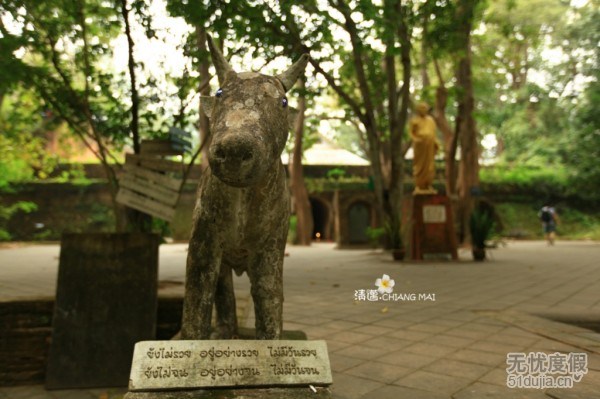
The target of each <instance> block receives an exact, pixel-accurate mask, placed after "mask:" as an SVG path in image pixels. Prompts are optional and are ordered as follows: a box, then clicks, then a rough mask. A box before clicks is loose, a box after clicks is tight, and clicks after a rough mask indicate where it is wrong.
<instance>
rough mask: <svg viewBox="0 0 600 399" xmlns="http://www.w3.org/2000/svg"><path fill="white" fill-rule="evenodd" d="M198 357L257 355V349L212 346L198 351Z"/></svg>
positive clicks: (213, 358)
mask: <svg viewBox="0 0 600 399" xmlns="http://www.w3.org/2000/svg"><path fill="white" fill-rule="evenodd" d="M200 357H201V358H202V359H204V358H206V357H210V360H213V361H214V360H215V358H221V357H226V358H230V357H258V350H256V349H229V347H227V349H224V350H221V349H215V348H214V347H212V348H210V349H209V350H203V351H200Z"/></svg>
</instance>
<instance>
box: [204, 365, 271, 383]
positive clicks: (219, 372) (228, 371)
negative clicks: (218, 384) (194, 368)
mask: <svg viewBox="0 0 600 399" xmlns="http://www.w3.org/2000/svg"><path fill="white" fill-rule="evenodd" d="M200 375H201V376H202V377H208V376H210V378H211V379H213V380H215V379H217V377H225V376H228V377H243V376H256V375H260V370H259V369H257V368H254V367H240V368H234V367H233V366H229V367H226V368H217V367H213V368H212V369H200Z"/></svg>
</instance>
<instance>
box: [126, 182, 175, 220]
mask: <svg viewBox="0 0 600 399" xmlns="http://www.w3.org/2000/svg"><path fill="white" fill-rule="evenodd" d="M116 199H117V202H118V203H120V204H123V205H127V206H128V207H130V208H133V209H137V210H138V211H140V212H144V213H147V214H149V215H152V216H156V217H157V218H160V219H163V220H166V221H167V222H170V221H172V220H173V217H174V216H175V208H173V207H171V206H168V205H165V204H163V203H161V202H158V201H155V200H153V199H151V198H149V197H145V196H143V195H140V194H137V193H135V192H133V191H131V190H128V189H126V188H123V187H121V188H120V189H119V192H118V193H117V198H116Z"/></svg>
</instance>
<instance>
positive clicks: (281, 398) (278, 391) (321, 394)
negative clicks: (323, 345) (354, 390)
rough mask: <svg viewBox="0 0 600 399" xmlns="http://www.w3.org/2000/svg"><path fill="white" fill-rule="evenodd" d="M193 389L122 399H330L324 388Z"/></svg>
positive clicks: (142, 393)
mask: <svg viewBox="0 0 600 399" xmlns="http://www.w3.org/2000/svg"><path fill="white" fill-rule="evenodd" d="M314 389H315V390H316V392H315V391H313V390H312V389H311V388H310V387H308V386H307V387H288V388H240V389H195V390H185V391H164V392H129V393H128V394H126V395H125V397H124V398H123V399H230V398H231V399H234V398H243V399H306V398H314V399H331V398H332V397H333V396H332V394H331V390H330V389H329V388H326V387H314Z"/></svg>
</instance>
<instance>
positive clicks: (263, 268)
mask: <svg viewBox="0 0 600 399" xmlns="http://www.w3.org/2000/svg"><path fill="white" fill-rule="evenodd" d="M283 253H284V251H283V249H281V250H280V249H273V250H267V251H264V252H262V253H261V254H259V255H258V256H257V258H256V259H255V260H254V262H252V266H251V267H250V268H249V270H248V275H249V277H250V283H251V285H252V288H251V292H252V299H253V301H254V316H255V318H256V323H255V325H256V339H280V337H281V332H282V328H283V327H282V326H283Z"/></svg>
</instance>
